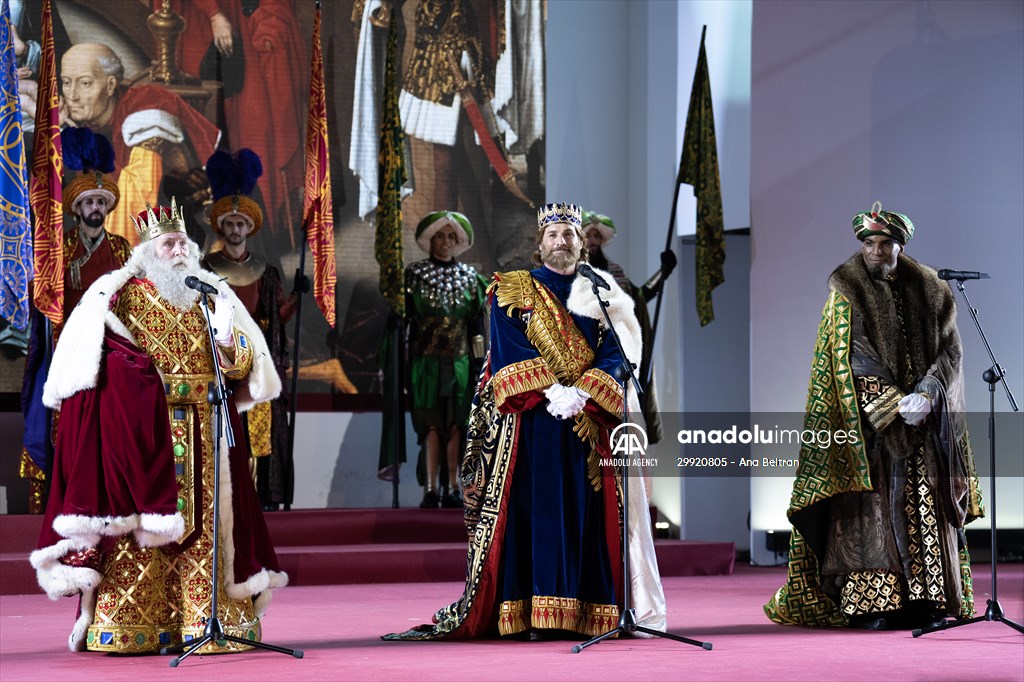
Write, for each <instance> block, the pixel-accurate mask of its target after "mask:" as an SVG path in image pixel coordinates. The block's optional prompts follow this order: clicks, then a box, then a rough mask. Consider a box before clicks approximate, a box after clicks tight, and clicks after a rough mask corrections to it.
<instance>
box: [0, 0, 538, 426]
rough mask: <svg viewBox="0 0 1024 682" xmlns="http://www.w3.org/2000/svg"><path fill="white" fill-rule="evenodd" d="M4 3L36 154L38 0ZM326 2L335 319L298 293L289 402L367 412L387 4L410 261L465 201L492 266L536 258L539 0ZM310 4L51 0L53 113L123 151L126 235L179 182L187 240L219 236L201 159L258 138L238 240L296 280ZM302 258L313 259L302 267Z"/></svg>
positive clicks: (174, 193) (379, 322) (378, 309)
mask: <svg viewBox="0 0 1024 682" xmlns="http://www.w3.org/2000/svg"><path fill="white" fill-rule="evenodd" d="M10 3H11V9H12V21H13V22H14V28H15V30H16V31H17V39H16V43H18V44H19V57H18V58H19V77H20V81H19V94H20V99H21V104H22V110H23V120H24V127H25V131H26V144H27V146H28V148H29V149H28V153H29V158H31V142H32V140H31V138H32V128H33V124H32V119H33V117H34V114H35V106H36V100H35V93H36V89H37V85H38V84H37V82H36V80H35V79H36V78H37V76H38V57H39V49H38V48H39V16H40V11H41V0H10ZM321 11H322V40H321V44H322V46H323V61H324V69H325V87H326V93H327V107H328V133H329V137H330V157H331V159H330V161H331V165H330V168H331V177H332V184H333V203H334V205H333V209H334V226H335V235H334V236H335V253H336V262H337V278H338V279H337V287H336V292H337V294H336V295H337V300H336V310H337V323H336V325H335V327H334V328H333V329H332V328H330V327H329V326H328V325H327V323H326V322H325V321H324V319H323V317H322V315H321V314H320V312H319V310H318V309H317V307H316V305H315V304H314V302H313V300H312V296H311V295H307V296H306V297H305V301H304V306H303V314H302V316H301V324H302V329H301V332H300V334H299V338H300V341H299V346H300V356H299V358H300V359H299V367H300V369H299V409H300V410H302V409H313V410H321V409H337V410H358V409H368V408H369V409H373V407H374V405H379V399H377V398H375V396H378V395H379V394H380V391H381V387H380V381H381V379H380V371H379V369H378V365H377V351H378V346H379V344H380V339H381V337H382V335H383V334H384V329H385V321H386V319H387V315H388V306H387V304H386V303H385V300H384V298H383V297H382V296H381V295H380V293H379V291H378V266H377V263H376V261H375V260H374V228H375V225H374V220H375V215H376V207H377V194H376V193H377V151H378V139H379V134H380V130H379V127H380V119H381V107H382V100H383V96H384V82H383V75H384V65H385V59H386V54H385V52H386V44H387V36H388V31H389V26H391V25H392V22H391V18H392V17H395V19H396V21H395V22H394V25H395V26H396V29H397V30H398V31H399V33H398V40H397V53H396V57H397V65H398V66H397V76H398V80H399V86H400V88H401V91H400V95H399V101H400V107H401V109H402V117H403V128H404V129H405V133H406V134H405V144H406V163H407V168H408V175H409V182H408V183H407V186H406V190H405V198H404V200H403V205H402V210H403V219H404V239H403V248H404V254H403V258H404V262H405V263H406V264H409V263H411V262H413V261H415V260H419V259H422V258H425V257H426V254H424V253H423V252H421V251H420V250H419V248H418V247H417V246H416V242H415V239H414V238H413V235H414V232H415V228H416V225H417V223H418V222H419V220H420V219H421V218H422V217H424V216H426V215H427V214H428V213H431V212H434V211H438V210H457V211H460V212H462V213H464V214H465V215H466V216H467V217H468V218H469V220H470V221H471V223H472V226H473V228H474V232H475V243H474V245H473V247H472V248H471V249H470V250H469V251H467V252H466V253H465V254H463V256H461V257H460V260H463V261H465V262H467V263H469V264H471V265H473V266H475V267H476V268H477V269H478V270H479V271H480V272H482V273H485V274H489V273H490V272H492V271H494V270H500V269H511V268H517V267H524V266H527V265H528V263H529V258H530V253H531V252H532V250H533V242H532V240H533V234H534V228H535V224H536V223H535V218H534V215H535V213H534V210H533V209H532V208H531V206H530V204H531V203H533V204H539V203H542V202H543V199H544V105H545V103H544V16H543V14H544V0H329V1H327V2H323V3H322V10H321ZM315 12H316V9H315V2H314V1H313V0H53V20H54V40H55V51H56V58H57V68H58V79H59V82H58V89H59V92H60V95H61V109H60V116H61V123H62V125H63V126H76V127H80V126H86V127H89V128H91V129H92V130H93V131H94V132H99V133H102V134H103V135H105V136H106V137H108V138H109V139H110V141H111V143H112V145H113V148H114V155H115V163H116V170H115V175H117V178H118V186H119V189H120V191H121V202H120V205H119V206H118V207H117V209H116V210H115V212H114V213H112V214H111V215H110V216H109V217H108V219H107V228H108V229H109V230H110V231H112V232H114V233H117V234H121V235H122V236H124V237H125V238H127V239H128V240H129V241H131V242H132V243H135V242H136V241H137V237H136V235H135V234H134V227H133V225H132V221H131V220H130V217H129V216H130V215H131V214H132V213H138V212H139V211H141V210H143V209H144V208H145V203H146V202H147V201H149V202H151V203H154V204H156V203H166V202H168V201H169V200H170V198H171V197H174V198H175V199H176V200H177V202H178V203H179V204H180V205H183V206H184V211H185V215H186V218H187V221H188V223H189V230H190V233H191V235H192V237H193V239H195V240H196V241H197V242H198V243H199V244H200V245H201V246H202V248H203V249H204V251H206V252H207V253H209V252H211V251H215V250H217V249H219V248H220V246H221V244H220V242H219V237H218V235H217V234H216V233H214V232H213V231H212V230H211V228H210V223H209V211H210V206H211V204H212V201H211V192H210V187H209V184H208V182H207V179H206V175H205V173H204V171H203V168H204V166H205V162H206V160H207V159H208V158H209V157H210V155H211V154H212V153H213V152H214V151H215V150H217V149H226V150H229V151H232V152H234V151H237V150H239V149H241V148H249V149H252V150H253V151H255V152H256V153H257V154H258V155H259V156H260V158H261V161H262V165H263V175H262V176H261V177H260V178H259V180H258V182H257V185H256V189H255V190H254V193H253V195H252V196H253V198H254V199H255V200H256V201H257V202H258V203H259V204H260V206H261V207H262V209H263V211H264V216H265V219H264V223H263V229H262V230H261V231H260V232H259V233H258V234H255V235H253V237H252V238H251V239H250V240H249V241H248V248H249V250H250V252H252V253H253V254H254V255H258V256H262V257H264V258H266V259H267V261H268V262H269V263H270V264H272V265H274V266H275V267H277V268H278V269H279V270H280V272H281V274H282V276H283V279H284V283H285V291H286V292H287V291H290V288H291V284H292V281H293V278H294V275H295V272H296V268H297V267H298V265H299V260H300V258H299V255H300V252H301V249H302V248H303V235H302V232H301V222H302V221H301V217H302V216H301V213H302V206H303V167H304V158H303V155H304V138H305V127H306V114H307V103H308V93H309V79H310V55H311V39H312V31H313V21H314V16H315ZM20 46H24V49H21V47H20ZM111 77H112V78H111ZM111 83H113V85H112V86H108V84H111ZM471 114H472V115H471ZM482 139H483V140H489V141H490V142H491V143H492V144H489V145H482V144H481V141H482ZM502 167H507V168H508V169H510V172H506V173H505V177H504V181H503V179H502V178H501V177H499V174H498V172H497V171H496V168H502ZM65 224H66V226H68V227H70V226H72V225H73V223H72V221H71V220H70V217H66V221H65ZM307 253H308V252H307ZM311 264H312V259H311V258H309V257H307V259H306V274H307V275H310V276H311V275H312V272H311V271H310V268H311V267H312V266H311ZM0 334H2V337H0V338H2V341H3V343H2V346H0V348H2V356H3V358H2V365H3V371H2V372H0V381H2V385H0V391H2V392H3V393H5V394H6V395H8V396H13V395H14V394H16V393H17V392H19V391H20V390H21V374H20V370H19V367H20V365H19V363H20V362H21V355H22V354H23V352H24V348H23V345H22V344H23V341H24V340H23V339H19V338H18V335H17V334H15V333H13V332H12V330H11V329H10V328H5V329H3V330H0ZM294 334H295V329H294V324H292V325H289V327H288V335H289V338H290V339H292V340H294ZM9 402H13V401H9Z"/></svg>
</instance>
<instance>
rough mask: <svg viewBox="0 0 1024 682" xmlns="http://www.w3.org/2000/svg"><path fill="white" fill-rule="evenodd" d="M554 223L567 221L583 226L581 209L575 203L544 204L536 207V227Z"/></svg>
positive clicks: (540, 228)
mask: <svg viewBox="0 0 1024 682" xmlns="http://www.w3.org/2000/svg"><path fill="white" fill-rule="evenodd" d="M555 223H569V224H570V225H575V226H576V227H578V228H580V229H582V228H583V209H581V208H580V207H579V206H577V205H576V204H544V205H543V206H541V207H540V208H539V209H537V229H539V230H543V229H544V228H545V227H547V226H548V225H554V224H555Z"/></svg>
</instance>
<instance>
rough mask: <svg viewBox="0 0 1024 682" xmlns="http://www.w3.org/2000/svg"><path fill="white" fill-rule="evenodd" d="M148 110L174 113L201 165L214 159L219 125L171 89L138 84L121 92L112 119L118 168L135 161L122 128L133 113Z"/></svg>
mask: <svg viewBox="0 0 1024 682" xmlns="http://www.w3.org/2000/svg"><path fill="white" fill-rule="evenodd" d="M146 109H159V110H161V111H166V112H167V113H169V114H173V115H174V116H176V117H177V118H178V120H179V121H180V122H181V126H182V128H184V130H185V139H187V140H188V141H189V143H191V145H192V148H193V149H195V152H196V156H197V157H198V158H199V160H200V163H202V162H204V161H205V160H206V159H208V158H210V156H211V155H212V154H213V150H214V149H215V148H216V146H217V140H218V139H219V138H220V131H219V130H217V126H215V125H213V124H212V123H210V122H209V121H207V120H206V119H205V118H204V117H203V115H202V114H200V113H199V112H198V111H196V110H195V109H193V108H192V107H191V106H189V105H188V103H187V102H186V101H185V100H183V99H182V98H181V97H179V96H178V95H176V94H174V93H173V92H171V91H170V90H168V89H167V88H164V87H162V86H159V85H135V86H132V87H130V88H127V89H122V90H120V96H119V99H118V100H117V105H116V106H115V108H114V116H113V118H112V119H111V122H110V123H111V130H110V142H111V144H112V145H113V146H114V156H115V157H116V163H117V168H118V169H121V168H125V167H127V166H128V160H129V158H131V153H132V150H131V147H128V146H127V145H126V144H125V142H124V134H123V133H122V131H121V127H122V125H123V124H124V120H125V119H126V118H128V117H129V116H131V115H132V114H134V113H136V112H138V111H143V110H146Z"/></svg>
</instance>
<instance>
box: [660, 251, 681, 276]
mask: <svg viewBox="0 0 1024 682" xmlns="http://www.w3.org/2000/svg"><path fill="white" fill-rule="evenodd" d="M678 262H679V260H678V259H677V258H676V254H675V252H673V251H672V249H666V250H665V251H662V252H661V281H663V282H664V281H665V280H666V279H668V276H669V275H671V274H672V271H673V270H675V269H676V264H677V263H678Z"/></svg>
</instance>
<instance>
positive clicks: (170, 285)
mask: <svg viewBox="0 0 1024 682" xmlns="http://www.w3.org/2000/svg"><path fill="white" fill-rule="evenodd" d="M144 267H145V272H146V279H148V280H149V281H150V282H152V283H153V286H155V287H156V290H157V293H159V294H160V297H161V298H163V299H164V300H166V301H167V302H168V303H170V304H171V305H172V306H174V307H175V308H177V309H178V310H187V309H189V308H191V307H192V306H194V305H195V304H196V301H198V300H199V292H198V291H196V290H195V289H190V288H188V287H187V286H185V278H186V277H188V276H189V275H197V274H199V264H198V263H192V262H189V261H186V262H185V265H184V267H179V268H175V267H174V266H172V265H170V264H169V263H167V262H166V261H162V260H160V259H158V258H155V257H149V258H146V259H145V263H144Z"/></svg>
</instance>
